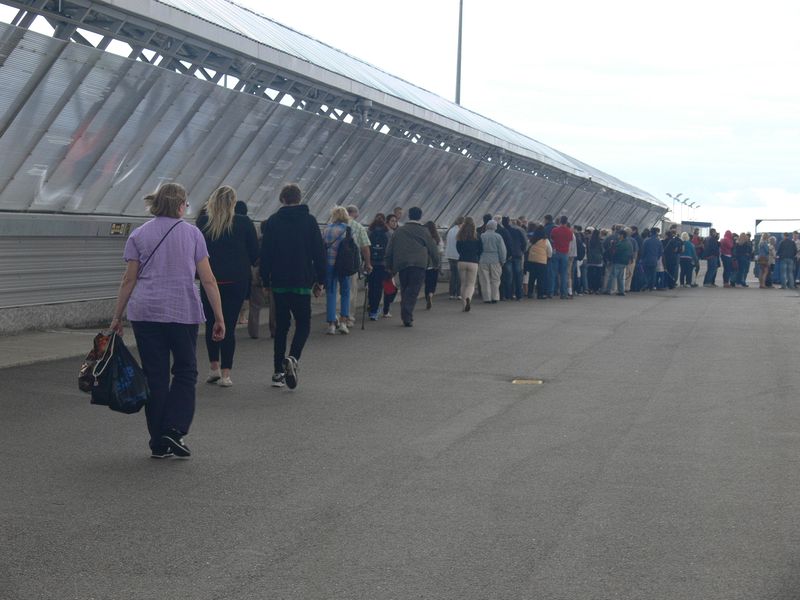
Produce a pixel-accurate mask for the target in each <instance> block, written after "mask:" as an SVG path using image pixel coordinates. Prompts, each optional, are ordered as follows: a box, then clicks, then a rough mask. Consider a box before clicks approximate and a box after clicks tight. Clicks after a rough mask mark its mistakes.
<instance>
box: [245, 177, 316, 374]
mask: <svg viewBox="0 0 800 600" xmlns="http://www.w3.org/2000/svg"><path fill="white" fill-rule="evenodd" d="M301 200H302V192H301V191H300V188H299V187H298V186H296V185H294V184H290V185H287V186H285V187H284V188H283V189H282V190H281V195H280V202H281V204H283V206H282V207H281V208H279V209H278V212H276V213H275V214H274V215H272V216H271V217H270V218H269V219H267V220H266V221H264V223H262V225H261V231H262V233H263V234H264V237H263V239H262V240H261V265H260V272H261V279H262V280H263V282H264V287H265V288H272V292H273V294H274V297H275V313H276V316H275V346H274V350H275V354H274V357H273V362H274V367H275V371H274V374H273V375H272V385H273V386H275V387H283V386H284V385H288V386H289V387H290V388H295V387H296V386H297V366H298V365H297V361H298V360H300V354H301V353H302V352H303V346H305V343H306V341H307V340H308V335H309V333H310V332H311V294H312V293H313V294H314V296H319V294H320V292H321V290H322V288H323V286H324V282H325V268H326V256H325V245H324V244H323V242H322V234H321V233H320V231H319V225H317V220H316V219H315V218H314V217H312V216H311V214H310V213H309V210H308V206H307V205H305V204H300V201H301ZM292 316H294V322H295V331H294V337H293V338H292V346H291V348H290V350H289V356H285V354H286V338H287V336H288V334H289V324H290V322H291V317H292Z"/></svg>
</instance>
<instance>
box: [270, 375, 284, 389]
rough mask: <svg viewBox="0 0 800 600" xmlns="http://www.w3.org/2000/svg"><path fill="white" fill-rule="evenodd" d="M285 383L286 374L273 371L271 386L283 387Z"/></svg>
mask: <svg viewBox="0 0 800 600" xmlns="http://www.w3.org/2000/svg"><path fill="white" fill-rule="evenodd" d="M285 385H286V376H285V375H284V374H283V373H275V374H274V375H273V376H272V387H283V386H285Z"/></svg>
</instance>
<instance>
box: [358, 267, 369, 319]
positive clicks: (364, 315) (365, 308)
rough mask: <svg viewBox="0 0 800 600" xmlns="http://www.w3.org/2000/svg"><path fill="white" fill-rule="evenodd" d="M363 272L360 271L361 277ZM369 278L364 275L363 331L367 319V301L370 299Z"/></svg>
mask: <svg viewBox="0 0 800 600" xmlns="http://www.w3.org/2000/svg"><path fill="white" fill-rule="evenodd" d="M360 276H361V274H360V273H359V277H360ZM367 281H368V280H367V278H366V277H364V308H363V309H362V311H361V331H364V323H365V322H366V320H367V301H368V300H369V294H368V293H367V291H368V285H367Z"/></svg>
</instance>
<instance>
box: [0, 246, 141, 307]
mask: <svg viewBox="0 0 800 600" xmlns="http://www.w3.org/2000/svg"><path fill="white" fill-rule="evenodd" d="M124 248H125V238H104V237H94V238H85V237H83V238H75V237H0V308H8V307H12V306H31V305H37V304H55V303H59V302H72V301H80V300H93V299H99V298H114V297H115V296H116V295H117V291H118V289H119V282H120V278H121V277H122V273H123V271H124V270H125V263H124V262H123V260H122V252H123V250H124Z"/></svg>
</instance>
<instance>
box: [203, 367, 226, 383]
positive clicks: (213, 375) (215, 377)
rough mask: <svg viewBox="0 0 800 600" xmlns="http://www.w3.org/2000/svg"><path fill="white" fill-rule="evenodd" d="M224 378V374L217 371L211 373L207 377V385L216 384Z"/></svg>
mask: <svg viewBox="0 0 800 600" xmlns="http://www.w3.org/2000/svg"><path fill="white" fill-rule="evenodd" d="M220 377H222V372H221V371H220V370H219V369H217V370H216V371H209V372H208V377H206V383H216V382H217V381H219V379H220Z"/></svg>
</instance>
